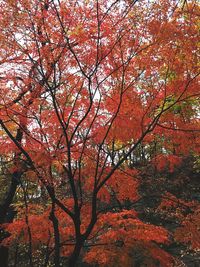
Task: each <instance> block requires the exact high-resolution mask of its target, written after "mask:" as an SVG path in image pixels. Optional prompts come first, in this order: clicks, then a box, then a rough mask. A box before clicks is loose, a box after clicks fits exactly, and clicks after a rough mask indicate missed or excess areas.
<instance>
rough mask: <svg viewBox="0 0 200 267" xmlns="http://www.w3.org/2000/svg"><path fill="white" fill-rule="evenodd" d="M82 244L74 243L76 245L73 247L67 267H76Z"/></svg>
mask: <svg viewBox="0 0 200 267" xmlns="http://www.w3.org/2000/svg"><path fill="white" fill-rule="evenodd" d="M83 243H84V242H83V241H79V242H77V243H76V245H75V247H74V251H73V253H72V255H71V256H70V258H69V262H68V266H69V267H75V266H76V264H77V261H78V259H79V256H80V252H81V249H82V247H83Z"/></svg>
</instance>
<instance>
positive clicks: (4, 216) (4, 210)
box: [0, 172, 21, 267]
mask: <svg viewBox="0 0 200 267" xmlns="http://www.w3.org/2000/svg"><path fill="white" fill-rule="evenodd" d="M20 177H21V173H19V172H15V173H13V175H12V181H11V184H10V188H9V192H8V194H7V197H6V199H5V201H4V203H3V204H2V205H0V224H2V223H10V222H12V221H13V218H14V216H15V212H14V210H12V209H11V208H10V205H11V204H12V202H13V198H14V196H15V192H16V190H17V187H18V184H19V178H20ZM5 237H7V234H6V233H5V231H4V230H2V229H1V228H0V241H2V240H3V239H4V238H5ZM8 255H9V250H8V247H4V246H0V267H1V266H2V267H8Z"/></svg>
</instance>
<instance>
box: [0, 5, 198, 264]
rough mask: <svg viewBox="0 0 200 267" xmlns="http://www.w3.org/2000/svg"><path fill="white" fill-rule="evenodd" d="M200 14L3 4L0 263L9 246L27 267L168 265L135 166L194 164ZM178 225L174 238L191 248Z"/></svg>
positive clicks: (189, 8)
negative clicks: (145, 214) (188, 159)
mask: <svg viewBox="0 0 200 267" xmlns="http://www.w3.org/2000/svg"><path fill="white" fill-rule="evenodd" d="M199 12H200V7H199V5H198V3H197V2H196V1H189V2H188V1H184V3H181V2H178V1H166V0H165V1H164V0H160V1H155V2H154V1H145V0H141V1H136V0H135V1H103V0H99V1H50V0H44V1H41V0H31V1H27V0H19V1H12V0H9V1H1V2H0V15H1V21H0V26H1V27H0V29H1V30H0V44H1V48H0V64H1V67H0V89H1V99H0V126H1V131H0V144H1V147H0V155H1V167H0V168H1V181H2V184H3V185H4V186H5V187H6V190H5V192H3V193H2V201H1V202H2V204H1V206H0V223H1V230H2V231H1V232H2V238H1V239H2V240H1V241H2V242H1V254H2V255H3V254H4V257H3V256H2V262H3V261H4V262H5V263H4V265H5V266H6V265H7V264H8V263H7V261H8V257H7V256H5V254H6V253H7V254H8V247H9V248H16V251H18V250H20V251H22V254H23V255H24V257H25V258H26V260H27V262H28V264H29V266H36V265H37V266H49V265H48V264H54V266H61V262H62V261H64V262H65V263H66V262H67V264H68V266H71V267H73V266H75V265H76V264H77V262H78V261H79V259H80V257H81V258H82V261H84V262H86V263H88V264H91V265H92V264H93V265H95V264H98V265H99V266H137V264H138V257H139V261H141V259H140V258H141V257H142V259H143V264H147V265H148V266H157V264H158V263H159V264H160V265H161V266H173V265H172V264H173V263H174V261H175V260H174V258H173V257H172V255H170V254H169V253H167V252H166V251H165V250H164V249H162V247H161V245H164V246H165V245H167V244H168V243H169V242H170V238H169V231H168V230H167V229H165V228H164V227H161V226H156V225H153V224H149V223H147V222H143V221H142V220H141V219H140V218H139V216H138V214H137V212H136V211H135V210H134V209H133V207H132V206H131V205H132V204H134V203H136V202H137V201H139V199H140V192H139V186H140V181H141V173H140V169H139V168H137V163H138V162H142V161H145V160H146V161H148V162H150V163H151V164H152V165H153V166H155V168H156V169H157V170H158V171H161V172H162V171H164V170H166V169H168V170H169V172H170V173H172V172H173V171H174V169H175V168H177V167H178V166H180V165H181V162H182V157H183V155H184V156H185V155H191V154H193V155H195V156H196V157H197V156H198V153H199V147H198V145H197V144H198V142H199V134H198V133H199V130H200V128H199V111H200V110H199V96H200V94H199V79H198V78H199V62H198V53H199V42H198V33H199V18H198V15H199ZM7 177H8V179H7ZM168 198H170V199H171V195H170V196H168ZM172 198H173V197H172ZM173 199H174V198H173ZM127 203H128V204H130V205H128V204H127ZM180 203H181V204H182V205H188V204H185V202H184V201H183V200H180ZM162 204H163V203H161V206H160V207H159V208H160V209H161V208H162V207H163V206H162ZM165 204H166V203H165ZM163 205H164V204H163ZM8 212H11V215H10V217H9V218H8ZM192 216H194V218H195V219H194V220H193V222H191V221H190V220H191V218H192ZM198 217H199V212H198V208H196V206H195V211H194V213H193V214H192V215H191V214H190V215H188V217H187V218H186V220H184V218H182V217H181V219H182V221H183V226H182V228H191V226H190V224H191V223H194V222H195V225H196V228H195V231H198V229H197V228H198V227H197V223H196V221H198V220H199V219H198ZM195 220H196V221H195ZM182 228H180V229H177V232H176V234H175V237H176V239H177V240H180V241H181V242H185V243H187V242H191V244H192V246H193V247H194V248H199V243H198V244H197V242H196V241H195V240H193V239H192V240H191V238H189V239H188V238H183V236H182V234H181V233H182V231H184V230H183V229H182ZM190 237H191V236H190ZM16 255H18V252H16ZM44 255H45V256H44ZM16 257H17V256H16ZM38 259H39V260H38ZM52 259H53V260H52ZM17 260H18V259H16V262H17ZM52 262H54V263H52ZM14 264H15V266H16V264H17V263H14Z"/></svg>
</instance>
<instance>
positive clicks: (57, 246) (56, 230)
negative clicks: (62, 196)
mask: <svg viewBox="0 0 200 267" xmlns="http://www.w3.org/2000/svg"><path fill="white" fill-rule="evenodd" d="M49 219H50V220H51V221H52V224H53V229H54V243H55V254H54V266H55V267H60V232H59V227H58V219H57V217H56V216H55V202H53V203H52V209H51V213H50V216H49Z"/></svg>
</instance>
